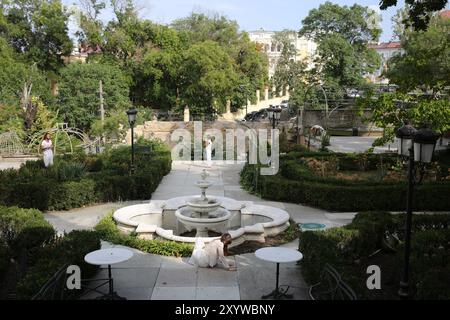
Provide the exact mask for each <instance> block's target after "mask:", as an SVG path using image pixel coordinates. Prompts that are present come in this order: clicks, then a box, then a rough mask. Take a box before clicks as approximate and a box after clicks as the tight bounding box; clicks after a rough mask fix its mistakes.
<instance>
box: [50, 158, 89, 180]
mask: <svg viewBox="0 0 450 320" xmlns="http://www.w3.org/2000/svg"><path fill="white" fill-rule="evenodd" d="M56 169H57V170H58V180H59V181H62V182H64V181H76V180H80V179H81V178H83V177H84V176H85V175H86V166H85V165H84V164H83V163H80V162H64V161H60V162H58V163H57V164H56Z"/></svg>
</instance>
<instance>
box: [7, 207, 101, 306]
mask: <svg viewBox="0 0 450 320" xmlns="http://www.w3.org/2000/svg"><path fill="white" fill-rule="evenodd" d="M98 249H100V238H99V236H98V234H97V233H96V232H91V231H73V232H71V233H69V234H67V235H65V236H63V237H57V236H56V232H55V230H54V229H53V227H52V226H51V225H50V223H48V222H47V221H46V220H45V219H44V216H43V214H42V212H40V211H38V210H36V209H22V208H18V207H1V206H0V299H2V298H3V299H4V298H6V297H7V295H8V294H9V293H16V294H17V297H18V298H19V299H29V298H31V297H32V296H33V295H35V294H36V293H37V292H38V291H39V290H40V288H41V287H42V285H43V284H44V283H45V282H47V281H48V280H49V279H50V278H51V277H52V276H53V275H54V274H55V273H56V271H58V270H59V269H60V268H61V267H63V266H64V265H65V264H69V265H71V264H75V265H78V266H80V268H81V271H82V274H83V277H85V276H86V277H89V276H92V275H93V272H95V270H96V269H97V268H96V267H93V266H90V265H87V264H86V263H85V262H84V256H85V255H86V254H87V253H89V252H91V251H94V250H98ZM73 294H75V295H76V294H79V292H74V293H73Z"/></svg>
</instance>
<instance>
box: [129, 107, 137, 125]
mask: <svg viewBox="0 0 450 320" xmlns="http://www.w3.org/2000/svg"><path fill="white" fill-rule="evenodd" d="M137 113H138V111H137V110H136V109H135V108H132V109H129V110H127V116H128V123H129V124H130V126H131V127H133V126H134V125H135V123H136V116H137Z"/></svg>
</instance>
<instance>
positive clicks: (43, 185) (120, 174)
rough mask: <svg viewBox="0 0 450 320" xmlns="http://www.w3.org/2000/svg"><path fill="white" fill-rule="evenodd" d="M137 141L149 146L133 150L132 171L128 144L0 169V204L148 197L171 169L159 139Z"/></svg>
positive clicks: (61, 206) (51, 206) (44, 205)
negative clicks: (147, 151) (46, 162)
mask: <svg viewBox="0 0 450 320" xmlns="http://www.w3.org/2000/svg"><path fill="white" fill-rule="evenodd" d="M140 143H141V144H143V145H148V146H151V149H152V152H151V154H136V158H135V164H136V173H135V174H133V175H130V172H129V171H130V170H129V169H130V168H129V165H130V155H131V148H130V147H128V146H122V147H118V148H115V149H112V150H109V151H108V152H106V153H105V154H102V155H100V156H88V155H85V154H71V155H63V156H57V157H55V165H54V166H52V167H50V168H45V167H44V166H43V164H42V161H28V162H26V163H25V164H24V165H23V166H22V167H21V168H20V169H19V170H5V171H0V205H1V204H3V205H8V206H19V207H22V208H36V209H39V210H42V211H44V210H69V209H72V208H78V207H82V206H85V205H89V204H92V203H95V202H98V201H105V202H107V201H120V200H138V199H139V200H140V199H150V198H151V194H152V193H153V192H154V190H155V189H156V188H157V186H158V184H159V183H160V181H161V179H162V178H163V177H164V176H165V175H166V174H168V173H169V172H170V170H171V167H172V160H171V154H170V151H169V150H168V148H167V147H166V146H165V145H164V144H163V143H162V142H160V141H153V140H152V141H145V140H140Z"/></svg>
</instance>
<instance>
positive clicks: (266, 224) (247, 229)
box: [114, 196, 289, 247]
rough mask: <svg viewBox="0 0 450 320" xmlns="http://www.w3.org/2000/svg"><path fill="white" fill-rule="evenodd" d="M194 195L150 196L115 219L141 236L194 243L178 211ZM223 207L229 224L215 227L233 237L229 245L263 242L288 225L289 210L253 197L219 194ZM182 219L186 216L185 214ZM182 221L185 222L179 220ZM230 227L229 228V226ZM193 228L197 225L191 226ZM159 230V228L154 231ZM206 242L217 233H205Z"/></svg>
mask: <svg viewBox="0 0 450 320" xmlns="http://www.w3.org/2000/svg"><path fill="white" fill-rule="evenodd" d="M193 198H195V196H185V197H178V198H172V199H169V200H163V201H158V200H151V201H150V202H147V203H143V204H139V205H134V206H129V207H124V208H121V209H118V210H117V211H115V212H114V220H115V221H116V223H117V225H118V227H119V229H120V230H121V231H122V232H123V233H125V234H130V233H131V232H136V233H137V234H138V236H139V238H143V239H154V238H155V237H158V238H162V239H166V240H170V241H177V242H184V243H192V244H193V243H195V241H196V238H195V237H186V236H181V235H180V234H181V233H182V232H184V231H185V230H183V229H178V228H179V227H178V219H177V217H176V216H175V212H176V211H177V210H179V209H182V208H185V207H186V203H187V202H188V201H189V200H192V199H193ZM216 199H217V200H219V201H220V202H221V203H222V207H223V208H224V209H226V210H228V211H230V212H231V215H232V217H231V218H230V220H229V222H228V224H227V223H226V222H223V224H222V225H221V224H220V223H219V224H218V225H216V226H215V227H214V228H222V226H223V228H225V231H228V232H229V233H230V234H231V236H232V238H233V243H232V244H231V246H230V247H234V246H237V245H239V244H241V243H243V242H245V241H260V242H264V239H265V237H268V236H275V235H277V234H279V233H281V232H283V231H284V230H286V228H288V227H289V214H288V213H287V212H286V211H285V210H282V209H279V208H275V207H268V206H263V205H255V204H253V203H252V202H251V201H237V200H234V199H231V198H226V197H220V196H217V197H216ZM182 219H183V217H182ZM179 224H180V225H183V226H184V228H186V226H185V225H184V224H183V223H181V222H179ZM227 227H229V229H226V228H227ZM189 228H190V229H194V227H189ZM154 230H156V231H154ZM202 238H203V239H204V241H205V243H207V242H209V241H212V240H215V239H217V238H216V237H208V236H206V237H202Z"/></svg>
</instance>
